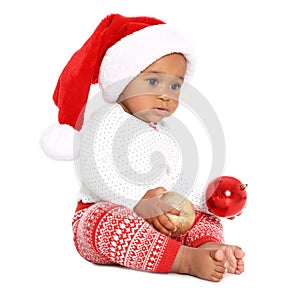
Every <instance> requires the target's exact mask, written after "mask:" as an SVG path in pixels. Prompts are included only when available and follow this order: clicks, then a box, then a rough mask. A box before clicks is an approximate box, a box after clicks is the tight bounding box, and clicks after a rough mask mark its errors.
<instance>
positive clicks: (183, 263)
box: [171, 245, 226, 282]
mask: <svg viewBox="0 0 300 292" xmlns="http://www.w3.org/2000/svg"><path fill="white" fill-rule="evenodd" d="M171 271H173V272H176V273H182V274H189V275H193V276H196V277H198V278H201V279H204V280H209V281H213V282H219V281H220V280H222V279H223V277H224V275H225V272H226V261H225V255H224V252H223V250H222V249H221V248H218V249H212V248H211V249H205V248H203V249H200V248H194V247H188V246H184V245H182V246H181V247H180V249H179V251H178V253H177V256H176V258H175V261H174V264H173V266H172V270H171Z"/></svg>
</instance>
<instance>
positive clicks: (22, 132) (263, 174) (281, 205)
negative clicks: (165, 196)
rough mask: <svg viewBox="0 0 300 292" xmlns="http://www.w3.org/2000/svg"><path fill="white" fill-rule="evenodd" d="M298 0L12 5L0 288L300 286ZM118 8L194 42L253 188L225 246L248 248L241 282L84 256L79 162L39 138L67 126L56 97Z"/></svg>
mask: <svg viewBox="0 0 300 292" xmlns="http://www.w3.org/2000/svg"><path fill="white" fill-rule="evenodd" d="M4 3H5V4H4ZM196 3H197V7H196V6H195V5H196ZM298 5H299V4H298V1H290V0H285V1H276V0H273V1H267V0H259V1H258V0H252V1H238V0H236V1H233V0H230V1H214V0H213V1H188V0H187V1H162V0H160V1H156V0H152V1H130V0H127V1H124V0H119V1H117V0H115V1H108V0H107V1H96V0H93V1H77V0H72V1H69V0H68V1H57V0H56V1H30V0H28V1H2V2H1V4H0V6H1V7H0V22H1V23H0V29H1V35H0V38H1V46H0V48H1V54H0V60H1V65H0V70H1V79H0V80H1V87H0V92H1V116H0V119H1V135H2V138H1V170H2V172H1V173H2V176H1V177H2V180H1V182H2V191H1V212H0V216H1V218H0V224H1V239H0V252H1V259H0V265H1V271H2V272H1V281H0V286H3V287H1V288H0V290H1V291H23V290H24V291H83V290H84V291H102V290H103V289H107V290H110V291H117V289H118V291H121V289H123V290H126V291H127V290H128V291H129V290H130V291H141V290H143V291H154V290H157V289H159V291H160V289H164V290H165V291H171V290H183V289H185V291H188V290H189V289H190V290H192V289H193V290H199V291H221V290H222V291H231V292H233V291H253V289H265V288H270V289H272V288H278V289H284V288H285V287H287V286H288V285H289V286H290V285H291V286H293V287H294V288H293V290H294V291H296V290H297V289H299V283H298V278H299V277H298V274H299V273H298V270H299V239H298V238H299V237H298V236H297V232H299V224H298V223H299V217H298V216H297V215H298V209H299V207H298V205H297V202H298V201H299V199H298V197H299V186H298V183H299V164H300V159H299V148H300V142H299V141H300V140H299V124H300V118H299V113H298V111H299V109H298V108H299V107H298V103H297V101H298V100H299V97H300V86H299V78H300V69H299V68H300V57H299V55H300V54H299V52H300V42H299V28H300V18H299V15H300V8H299V6H298ZM112 12H117V13H121V14H124V15H127V16H137V15H148V16H155V17H157V18H161V19H163V20H164V21H166V22H168V23H171V24H175V25H177V26H178V27H179V28H180V29H181V30H182V31H183V32H184V33H185V34H186V35H187V36H188V38H189V39H190V40H191V41H192V42H194V44H195V46H196V48H197V54H198V60H199V64H198V69H197V74H196V76H195V78H194V81H193V84H194V85H195V86H196V87H197V88H198V89H199V91H200V92H202V94H203V95H204V96H205V97H206V98H207V99H208V100H209V101H210V103H211V104H212V106H213V107H214V109H215V111H216V112H217V113H218V116H219V118H220V120H221V123H222V125H223V129H224V132H225V137H226V147H227V157H226V168H225V174H227V175H234V176H237V177H238V178H240V179H241V180H243V182H245V183H248V184H249V188H248V196H249V199H248V205H247V208H246V210H245V212H244V214H243V216H241V217H240V218H237V219H236V220H234V221H229V220H225V221H224V225H225V236H226V240H227V242H228V243H232V244H237V245H240V246H242V247H243V249H244V250H245V251H246V253H247V256H246V258H245V264H246V271H245V273H244V274H243V275H241V276H229V277H227V278H226V279H224V281H222V282H221V283H211V282H207V281H203V280H199V279H196V278H193V277H190V276H185V275H176V274H168V275H158V274H150V273H144V272H136V271H132V270H127V269H124V268H113V267H102V266H96V265H93V264H91V263H88V262H86V261H85V260H83V259H82V258H80V257H79V255H78V254H77V253H76V251H75V248H74V246H73V243H72V232H71V217H72V215H73V211H74V208H75V196H76V194H77V192H78V182H77V178H76V174H75V171H74V165H73V163H72V162H56V161H53V160H51V159H49V158H47V157H46V156H45V155H44V154H43V152H42V151H41V149H40V148H39V137H40V134H41V133H42V131H43V130H44V129H45V128H47V127H48V126H49V125H51V124H53V123H55V122H56V121H57V109H56V107H55V106H54V104H53V102H52V93H53V90H54V87H55V85H56V82H57V79H58V76H59V74H60V72H61V70H62V69H63V67H64V66H65V64H66V62H67V61H68V60H69V58H70V57H71V55H72V54H73V53H74V52H75V51H76V50H77V49H78V48H80V47H81V45H82V44H83V43H84V42H85V40H86V39H87V38H88V37H89V36H90V34H91V33H92V32H93V30H94V29H95V28H96V26H97V25H98V23H99V22H100V20H101V19H102V18H103V17H104V16H106V15H107V14H109V13H112ZM154 45H155V44H154ZM104 287H105V288H104ZM297 287H298V288H297ZM119 289H120V290H119Z"/></svg>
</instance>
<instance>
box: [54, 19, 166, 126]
mask: <svg viewBox="0 0 300 292" xmlns="http://www.w3.org/2000/svg"><path fill="white" fill-rule="evenodd" d="M162 23H164V22H162V21H161V20H158V19H155V18H150V17H125V16H122V15H119V14H111V15H108V16H107V17H106V18H104V19H103V20H102V21H101V23H100V24H99V25H98V27H97V28H96V30H95V31H94V32H93V34H92V35H91V37H90V38H89V39H88V40H87V41H86V42H85V43H84V45H83V46H82V48H81V49H79V50H78V51H77V52H76V53H75V54H74V55H73V56H72V57H71V59H70V60H69V62H68V63H67V65H66V66H65V68H64V69H63V71H62V73H61V75H60V77H59V80H58V82H57V85H56V88H55V91H54V94H53V100H54V102H55V104H56V105H57V106H58V108H59V113H58V120H59V123H60V124H68V125H70V126H72V127H74V128H75V129H77V130H80V129H81V126H82V123H83V114H84V108H85V105H86V102H87V98H88V94H89V90H90V86H91V84H95V83H97V82H98V76H99V69H100V65H101V62H102V59H103V57H104V55H105V53H106V51H107V50H108V49H109V48H110V47H111V46H113V45H114V44H115V43H116V42H117V41H119V40H120V39H122V38H124V37H126V36H127V35H129V34H132V33H133V32H135V31H138V30H140V29H143V28H145V27H147V26H149V25H156V24H162Z"/></svg>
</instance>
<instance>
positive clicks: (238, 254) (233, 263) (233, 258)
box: [198, 242, 245, 274]
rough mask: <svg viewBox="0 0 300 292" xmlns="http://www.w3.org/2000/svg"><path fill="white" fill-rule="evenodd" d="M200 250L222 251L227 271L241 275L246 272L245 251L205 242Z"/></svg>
mask: <svg viewBox="0 0 300 292" xmlns="http://www.w3.org/2000/svg"><path fill="white" fill-rule="evenodd" d="M198 248H209V249H216V248H218V249H221V250H222V251H223V253H224V255H225V258H226V263H227V271H228V273H231V274H241V273H243V272H244V270H245V266H244V260H243V258H244V256H245V253H244V252H243V250H242V249H241V248H240V247H238V246H235V245H227V244H221V243H217V242H205V243H204V244H201V245H200V246H199V247H198Z"/></svg>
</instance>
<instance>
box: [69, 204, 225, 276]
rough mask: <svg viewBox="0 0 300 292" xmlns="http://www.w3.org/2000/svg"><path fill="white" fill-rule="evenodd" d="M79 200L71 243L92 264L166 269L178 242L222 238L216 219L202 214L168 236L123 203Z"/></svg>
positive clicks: (192, 242) (167, 270)
mask: <svg viewBox="0 0 300 292" xmlns="http://www.w3.org/2000/svg"><path fill="white" fill-rule="evenodd" d="M80 204H81V207H80V208H77V210H76V212H75V215H74V217H73V223H72V225H73V232H74V243H75V246H76V248H77V250H78V252H79V254H80V255H81V256H82V257H83V258H85V259H86V260H88V261H90V262H92V263H95V264H118V265H121V266H125V267H128V268H131V269H136V270H143V271H151V272H169V271H170V270H171V267H172V264H173V262H174V260H175V257H176V254H177V252H178V249H179V247H180V245H181V244H185V245H189V246H195V245H196V243H197V244H198V243H199V244H201V243H203V242H205V241H217V242H222V239H223V230H222V226H221V223H220V221H219V219H218V218H215V217H211V216H209V215H205V214H201V215H197V216H196V219H197V220H195V223H194V225H193V227H192V228H191V230H190V231H188V232H186V233H185V234H184V235H182V236H181V237H178V238H171V237H168V236H165V235H164V234H162V233H160V232H158V231H157V230H155V229H154V228H153V227H152V226H150V225H149V224H148V223H147V222H146V221H145V220H143V218H141V217H139V216H137V215H136V214H135V213H134V212H133V211H131V210H130V209H128V208H126V207H123V206H120V205H116V204H113V203H110V202H97V203H95V204H83V203H79V205H80ZM193 239H194V240H193Z"/></svg>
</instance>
